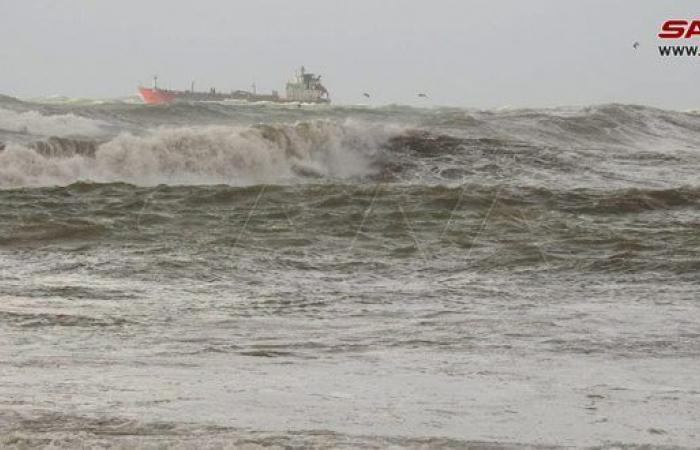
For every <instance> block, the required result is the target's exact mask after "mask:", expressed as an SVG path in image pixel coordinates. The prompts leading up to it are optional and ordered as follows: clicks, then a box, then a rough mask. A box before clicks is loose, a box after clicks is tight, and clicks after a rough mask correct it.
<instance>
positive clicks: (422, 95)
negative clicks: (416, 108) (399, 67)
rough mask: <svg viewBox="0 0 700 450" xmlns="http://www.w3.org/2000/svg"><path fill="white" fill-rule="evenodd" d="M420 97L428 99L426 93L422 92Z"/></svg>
mask: <svg viewBox="0 0 700 450" xmlns="http://www.w3.org/2000/svg"><path fill="white" fill-rule="evenodd" d="M418 97H420V98H428V94H424V93H422V92H421V93H420V94H418Z"/></svg>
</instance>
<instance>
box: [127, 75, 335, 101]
mask: <svg viewBox="0 0 700 450" xmlns="http://www.w3.org/2000/svg"><path fill="white" fill-rule="evenodd" d="M139 94H140V95H141V98H142V99H143V101H144V102H145V103H148V104H159V103H169V102H171V101H174V100H183V101H191V102H197V101H223V100H242V101H249V102H274V103H330V96H329V94H328V90H326V88H325V87H324V86H323V84H322V83H321V76H320V75H314V74H312V73H307V72H306V69H305V68H304V67H303V66H302V67H301V69H299V70H298V71H297V72H296V76H295V78H294V79H293V80H292V81H290V82H289V83H287V91H286V97H284V98H283V97H280V95H279V94H278V93H277V91H272V92H271V93H270V94H258V93H257V92H256V88H255V84H253V87H252V90H251V91H243V90H237V91H230V92H220V91H217V90H216V89H214V88H211V89H210V90H209V91H208V92H206V91H205V92H197V91H195V90H194V83H192V87H191V88H190V89H189V90H184V91H178V90H171V89H161V88H159V87H158V77H153V87H151V88H147V87H143V86H140V87H139Z"/></svg>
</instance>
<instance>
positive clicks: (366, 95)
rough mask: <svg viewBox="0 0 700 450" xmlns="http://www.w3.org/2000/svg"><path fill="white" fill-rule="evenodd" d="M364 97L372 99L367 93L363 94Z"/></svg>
mask: <svg viewBox="0 0 700 450" xmlns="http://www.w3.org/2000/svg"><path fill="white" fill-rule="evenodd" d="M362 95H364V96H365V97H367V98H369V97H370V95H369V94H368V93H366V92H365V93H363V94H362Z"/></svg>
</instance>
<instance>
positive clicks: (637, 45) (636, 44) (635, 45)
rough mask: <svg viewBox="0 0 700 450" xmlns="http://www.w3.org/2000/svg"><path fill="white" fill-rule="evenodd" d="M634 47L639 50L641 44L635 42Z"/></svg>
mask: <svg viewBox="0 0 700 450" xmlns="http://www.w3.org/2000/svg"><path fill="white" fill-rule="evenodd" d="M632 47H634V49H635V50H637V49H638V48H639V42H637V41H635V42H634V44H632Z"/></svg>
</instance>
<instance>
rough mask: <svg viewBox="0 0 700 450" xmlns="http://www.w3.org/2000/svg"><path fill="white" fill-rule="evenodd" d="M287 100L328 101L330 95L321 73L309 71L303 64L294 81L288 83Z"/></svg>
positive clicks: (304, 101) (305, 101)
mask: <svg viewBox="0 0 700 450" xmlns="http://www.w3.org/2000/svg"><path fill="white" fill-rule="evenodd" d="M286 93H287V100H288V101H294V102H303V103H327V102H330V95H329V94H328V91H327V90H326V88H325V87H324V86H323V84H321V75H314V74H313V73H307V72H306V69H305V68H304V66H301V69H299V70H298V71H297V73H296V75H295V77H294V79H293V80H292V81H290V82H289V83H287V92H286Z"/></svg>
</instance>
